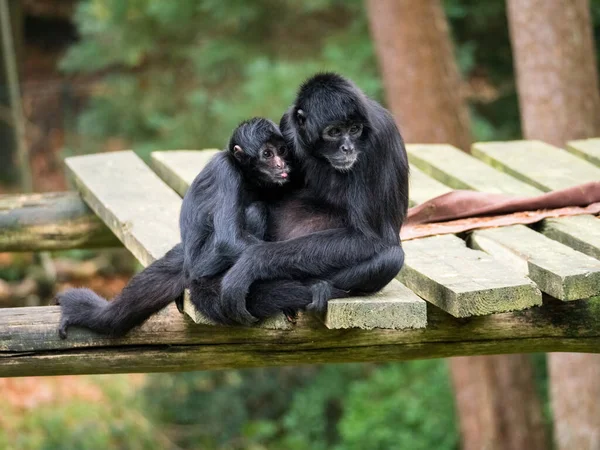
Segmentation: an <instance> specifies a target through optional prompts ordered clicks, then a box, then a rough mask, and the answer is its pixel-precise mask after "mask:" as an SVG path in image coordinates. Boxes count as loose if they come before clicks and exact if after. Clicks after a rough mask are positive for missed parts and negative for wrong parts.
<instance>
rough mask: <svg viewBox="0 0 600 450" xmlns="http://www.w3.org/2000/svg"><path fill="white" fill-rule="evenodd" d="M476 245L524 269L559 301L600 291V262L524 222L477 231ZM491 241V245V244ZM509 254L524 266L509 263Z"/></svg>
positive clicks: (474, 238)
mask: <svg viewBox="0 0 600 450" xmlns="http://www.w3.org/2000/svg"><path fill="white" fill-rule="evenodd" d="M472 241H473V243H474V244H475V247H476V248H479V249H481V250H484V251H486V252H488V253H490V254H491V255H493V256H494V257H497V258H498V259H499V260H503V261H506V262H507V263H509V265H510V267H513V268H515V269H518V268H519V267H520V268H521V269H523V268H524V269H525V270H524V274H525V275H529V277H530V278H531V279H532V280H533V281H535V282H536V283H537V285H538V286H539V288H540V289H541V290H542V291H543V292H546V293H547V294H549V295H552V296H553V297H555V298H558V299H560V300H565V301H566V300H579V299H582V298H588V297H592V296H595V295H599V294H600V261H598V260H597V259H595V258H592V257H591V256H587V255H585V254H583V253H580V252H578V251H576V250H573V249H572V248H570V247H567V246H566V245H563V244H561V243H560V242H557V241H553V240H552V239H549V238H547V237H545V236H543V235H541V234H539V233H536V232H535V231H533V230H532V229H530V228H527V227H526V226H524V225H513V226H509V227H502V228H494V229H488V230H479V231H477V232H475V233H473V235H472ZM490 244H491V245H490ZM507 253H509V254H510V253H512V254H514V255H516V256H517V257H519V258H520V259H521V260H522V261H523V262H524V263H526V266H525V267H523V265H520V264H512V260H511V257H510V256H509V255H507Z"/></svg>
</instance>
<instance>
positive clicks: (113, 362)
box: [0, 298, 600, 377]
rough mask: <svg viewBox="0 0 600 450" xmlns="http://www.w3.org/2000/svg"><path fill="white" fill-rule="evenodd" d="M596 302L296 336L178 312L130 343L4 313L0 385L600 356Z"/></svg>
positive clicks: (41, 310) (41, 314) (308, 324)
mask: <svg viewBox="0 0 600 450" xmlns="http://www.w3.org/2000/svg"><path fill="white" fill-rule="evenodd" d="M599 310H600V298H592V299H589V300H588V301H575V302H568V303H565V302H559V301H556V300H554V299H546V300H545V302H544V306H543V307H536V308H530V309H528V310H525V311H519V312H515V313H501V314H494V315H490V316H481V317H471V318H468V319H455V318H453V317H451V316H450V315H448V314H446V313H444V312H443V311H440V310H439V309H438V308H436V307H434V306H431V305H429V306H428V316H429V324H428V327H427V328H426V329H419V330H405V331H399V330H382V329H375V330H369V331H367V330H361V329H345V330H330V329H327V328H326V327H325V326H324V325H323V324H322V323H321V322H320V321H318V320H316V319H314V318H312V317H310V316H308V315H302V316H301V317H300V319H299V322H298V324H297V325H296V326H294V327H293V329H292V330H265V329H259V328H246V327H219V326H206V325H197V324H194V323H193V322H192V321H191V320H189V319H188V318H186V317H185V316H182V315H181V314H179V313H178V312H177V310H176V309H175V308H169V309H168V310H166V311H165V313H164V314H159V315H155V316H154V317H152V318H151V319H150V320H149V321H148V322H146V323H145V324H144V325H142V326H141V327H139V328H138V329H136V330H133V331H132V332H131V333H129V334H128V335H127V336H126V337H124V338H120V339H111V338H106V337H102V336H99V335H96V334H94V333H92V332H90V331H88V330H84V329H78V328H75V327H74V328H73V329H72V330H69V338H68V339H67V340H61V339H60V338H59V337H58V333H57V331H56V330H57V327H58V321H59V317H60V310H59V308H58V307H51V306H47V307H37V308H7V309H0V377H9V376H33V375H36V376H37V375H66V374H90V373H133V372H167V371H189V370H205V369H227V368H242V367H261V366H277V365H294V364H321V363H340V362H363V361H365V362H366V361H370V362H381V361H388V360H390V361H392V360H408V359H423V358H443V357H450V356H470V355H482V354H502V353H527V352H555V351H568V352H586V353H594V352H600V314H598V311H599Z"/></svg>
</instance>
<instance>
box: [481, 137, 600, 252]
mask: <svg viewBox="0 0 600 450" xmlns="http://www.w3.org/2000/svg"><path fill="white" fill-rule="evenodd" d="M472 153H473V155H475V156H477V157H478V158H481V159H482V160H483V161H485V162H488V163H489V164H491V165H493V166H494V167H497V168H499V169H500V170H504V171H506V172H508V173H511V174H512V175H514V176H516V177H518V178H520V179H522V180H524V181H526V182H527V183H530V184H532V185H534V186H537V187H538V188H539V189H541V190H543V191H550V190H556V189H563V188H567V187H571V186H577V185H579V184H581V183H586V182H589V181H598V180H600V168H598V167H595V166H593V165H592V164H590V163H588V162H587V161H584V160H582V159H580V158H578V157H577V156H574V155H572V154H570V153H568V152H566V151H564V150H561V149H559V148H556V147H554V146H552V145H549V144H545V143H543V142H540V141H516V142H514V143H512V142H489V143H479V142H478V143H475V144H473V148H472ZM585 217H587V219H580V221H584V220H586V224H587V225H586V227H585V229H583V228H582V227H581V226H575V225H574V222H575V221H573V220H568V218H560V219H551V221H550V222H549V221H548V220H544V221H543V222H542V228H543V229H546V226H547V225H546V224H549V223H550V224H552V223H553V224H561V231H560V233H558V232H545V233H544V234H546V235H547V236H548V237H550V238H554V237H559V236H562V237H561V239H557V240H559V241H560V242H562V243H564V244H566V245H568V246H570V247H572V248H574V249H575V250H577V251H580V252H583V253H585V254H587V255H589V256H593V257H594V256H596V255H597V254H598V252H600V238H599V237H598V236H599V235H600V225H599V224H598V222H594V221H593V220H591V219H592V216H585ZM552 228H554V226H552V225H549V229H552Z"/></svg>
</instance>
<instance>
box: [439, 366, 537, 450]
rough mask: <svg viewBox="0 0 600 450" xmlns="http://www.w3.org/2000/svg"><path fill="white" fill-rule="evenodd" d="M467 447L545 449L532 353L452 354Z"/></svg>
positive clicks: (461, 426) (475, 449)
mask: <svg viewBox="0 0 600 450" xmlns="http://www.w3.org/2000/svg"><path fill="white" fill-rule="evenodd" d="M450 368H451V373H452V381H453V383H454V387H455V392H456V406H457V409H458V411H459V413H460V419H461V423H460V429H461V435H462V437H463V444H462V448H463V450H481V449H485V450H504V449H527V450H538V449H539V450H543V449H547V448H548V445H547V440H546V430H545V428H544V417H543V415H542V409H541V407H540V399H539V397H538V394H537V392H536V390H535V387H534V385H533V367H532V364H531V360H530V358H529V356H528V355H506V356H472V357H469V358H465V357H460V358H452V359H451V360H450Z"/></svg>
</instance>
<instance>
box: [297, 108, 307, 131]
mask: <svg viewBox="0 0 600 450" xmlns="http://www.w3.org/2000/svg"><path fill="white" fill-rule="evenodd" d="M296 120H297V121H298V125H300V126H301V127H303V126H304V124H305V123H306V114H305V113H304V111H303V110H301V109H299V110H298V111H296Z"/></svg>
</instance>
